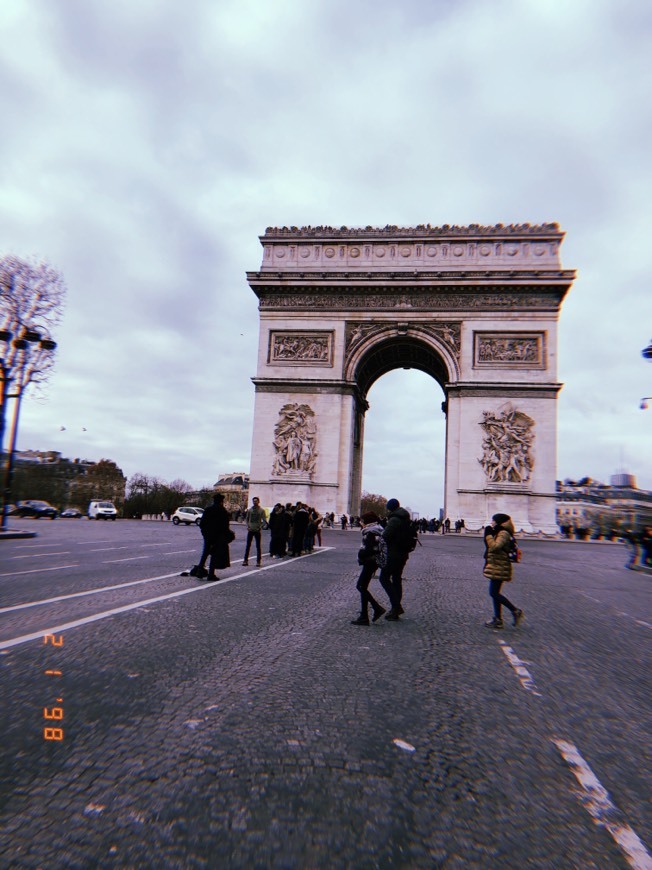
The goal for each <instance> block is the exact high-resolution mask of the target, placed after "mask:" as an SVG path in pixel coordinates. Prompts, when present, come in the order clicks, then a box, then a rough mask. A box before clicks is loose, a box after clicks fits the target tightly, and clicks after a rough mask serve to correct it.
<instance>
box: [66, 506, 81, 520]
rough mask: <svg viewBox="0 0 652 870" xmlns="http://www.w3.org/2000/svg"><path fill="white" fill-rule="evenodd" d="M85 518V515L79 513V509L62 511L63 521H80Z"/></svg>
mask: <svg viewBox="0 0 652 870" xmlns="http://www.w3.org/2000/svg"><path fill="white" fill-rule="evenodd" d="M83 516H84V514H83V513H82V512H81V511H78V510H77V508H66V509H65V511H61V518H62V519H78V518H79V517H83Z"/></svg>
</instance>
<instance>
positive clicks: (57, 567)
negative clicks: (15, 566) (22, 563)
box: [0, 562, 79, 577]
mask: <svg viewBox="0 0 652 870" xmlns="http://www.w3.org/2000/svg"><path fill="white" fill-rule="evenodd" d="M64 568H79V562H77V563H76V564H74V565H54V566H51V567H49V568H32V570H31V571H8V572H7V573H6V574H0V577H22V576H23V574H43V572H44V571H62V570H63V569H64Z"/></svg>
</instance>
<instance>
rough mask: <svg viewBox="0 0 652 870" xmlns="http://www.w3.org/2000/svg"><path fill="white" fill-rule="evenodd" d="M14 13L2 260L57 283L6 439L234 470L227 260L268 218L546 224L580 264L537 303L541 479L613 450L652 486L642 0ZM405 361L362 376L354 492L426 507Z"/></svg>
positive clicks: (177, 468)
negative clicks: (54, 273)
mask: <svg viewBox="0 0 652 870" xmlns="http://www.w3.org/2000/svg"><path fill="white" fill-rule="evenodd" d="M9 5H11V7H12V8H8V6H9ZM9 5H8V4H5V7H3V9H2V10H0V28H1V29H2V31H3V34H4V37H5V39H4V49H3V58H2V63H1V65H0V87H2V92H3V101H4V109H5V119H6V121H7V122H8V123H6V124H5V125H4V127H3V137H2V138H1V139H0V167H1V168H0V184H1V188H0V192H1V194H2V195H1V196H0V228H1V230H2V236H1V238H2V239H3V253H4V252H15V253H18V254H23V255H31V254H37V255H40V256H42V257H44V258H45V259H47V260H49V261H50V262H52V263H53V264H54V265H55V266H57V267H58V268H59V269H61V271H62V272H63V273H64V275H65V278H66V280H67V283H68V285H69V303H68V308H67V312H66V318H65V322H64V323H63V325H62V327H61V330H60V335H59V336H58V339H59V343H60V355H59V361H58V364H57V368H56V370H55V372H54V374H53V377H52V379H51V383H50V386H49V398H48V400H47V401H42V400H39V401H38V402H37V401H35V400H32V399H27V401H26V402H25V404H24V409H23V416H22V421H23V422H22V426H21V434H20V445H21V446H22V447H25V448H27V447H30V448H33V449H38V448H42V449H45V448H53V449H61V450H62V451H63V452H64V454H66V455H71V456H78V455H82V456H88V457H89V458H99V455H98V454H101V455H106V456H109V457H110V458H113V459H115V460H116V461H117V462H118V464H120V465H122V467H123V468H124V470H125V471H126V472H127V473H128V474H132V473H134V472H135V471H144V472H147V473H150V474H158V475H159V476H161V477H163V478H165V479H169V480H171V479H173V478H176V477H183V478H186V479H187V480H188V481H189V482H191V483H193V484H195V485H199V484H200V483H206V482H212V481H213V480H215V479H217V475H218V474H219V473H220V472H222V471H230V470H235V469H236V468H238V467H239V468H240V469H241V470H244V469H246V468H247V467H248V462H249V447H250V443H251V427H252V413H253V386H252V384H251V381H250V378H251V377H252V376H253V375H254V374H255V370H256V354H257V340H258V339H257V333H258V317H257V300H256V298H255V296H254V295H253V293H252V292H251V291H250V289H249V288H248V286H247V284H246V280H245V271H246V270H248V269H256V268H257V267H258V266H259V264H260V260H261V248H260V245H259V242H258V238H257V236H258V235H259V234H260V233H262V232H263V231H264V229H265V227H266V226H268V225H283V224H292V225H301V224H303V223H311V224H329V223H330V224H334V225H341V224H348V225H363V226H364V225H366V224H378V225H385V224H386V223H397V224H404V225H413V224H417V223H432V224H437V223H442V224H443V223H451V224H452V223H460V224H463V223H470V222H479V223H495V222H497V221H502V222H505V223H510V222H513V221H514V222H518V221H530V222H538V221H549V220H558V221H559V222H560V223H561V225H562V226H563V228H564V229H566V230H567V232H568V236H567V239H566V241H565V243H564V246H563V248H562V255H563V260H564V263H565V265H566V266H567V267H569V268H570V267H576V268H578V269H579V271H580V277H579V279H578V281H577V283H576V286H575V287H574V288H573V289H572V290H571V292H570V294H569V297H568V299H567V301H566V302H565V303H564V307H563V310H562V314H561V319H560V347H559V376H560V380H563V381H565V383H566V386H565V388H564V390H563V391H562V394H561V397H560V401H559V433H560V435H559V474H560V476H571V477H576V476H582V475H583V474H590V475H592V476H594V477H598V478H602V479H606V478H607V477H608V476H609V474H610V473H612V472H613V471H615V470H616V469H617V467H619V466H620V465H621V464H622V463H625V464H627V465H628V467H629V468H630V469H631V470H632V471H633V472H635V473H637V474H638V475H639V481H640V483H641V484H642V485H644V486H648V487H650V488H652V468H651V466H650V461H649V457H648V453H649V433H650V425H651V421H652V417H650V415H649V414H650V413H652V412H649V413H648V414H647V416H646V415H645V414H644V413H643V412H641V411H639V410H638V400H639V399H640V397H641V396H642V395H646V394H648V393H652V379H651V378H650V371H651V369H650V366H649V365H648V366H647V368H646V365H645V363H644V362H643V361H642V359H641V357H640V349H641V348H642V347H643V346H644V345H645V344H647V342H648V341H649V340H650V338H651V337H652V327H651V326H650V323H651V322H652V317H651V315H652V307H651V303H650V294H649V293H648V292H646V290H647V283H646V282H647V280H648V276H649V273H650V252H649V244H648V235H649V216H648V215H649V201H650V194H651V184H650V167H649V156H648V153H647V152H648V145H647V143H648V142H649V138H650V128H651V123H650V121H651V118H650V113H651V110H650V106H649V100H648V92H649V85H650V72H649V60H648V58H649V37H648V35H647V34H649V32H650V17H651V13H650V11H649V10H648V9H647V8H643V6H642V4H639V3H635V2H625V3H621V4H618V7H617V8H616V7H615V6H614V5H613V4H611V3H608V2H602V0H595V2H590V3H589V2H580V0H578V2H577V3H573V4H567V3H562V2H561V0H560V2H550V3H545V4H542V3H540V2H536V0H526V2H521V0H519V2H516V0H499V2H496V3H492V4H487V3H483V2H478V0H468V2H459V0H457V2H433V3H428V4H423V3H422V2H418V0H409V2H404V3H401V4H395V3H389V2H371V0H364V2H359V3H356V4H354V5H353V6H352V5H351V4H347V3H344V2H343V0H338V2H334V3H333V2H330V3H326V2H322V0H317V2H315V3H311V4H305V3H303V2H299V0H287V2H284V3H282V4H273V5H272V4H268V3H263V2H262V0H238V2H236V0H232V2H226V0H225V2H220V3H219V4H216V3H211V2H210V0H192V2H189V3H186V4H184V6H183V7H181V6H179V4H175V3H172V2H171V0H156V2H155V0H141V2H139V3H137V4H134V3H127V2H117V3H113V4H106V3H102V2H100V0H85V2H81V0H67V2H61V3H57V4H54V5H53V4H45V3H42V2H38V0H33V2H26V3H25V4H21V5H20V6H18V5H17V4H9ZM648 333H650V334H648ZM394 376H396V377H399V376H400V377H401V378H407V380H401V381H400V384H401V386H400V388H399V387H396V386H394V384H395V383H398V382H397V381H395V380H393V378H394ZM420 378H421V376H420V375H419V374H417V373H412V374H411V375H410V374H409V373H403V372H401V373H395V375H392V376H387V377H386V378H383V379H381V381H380V382H379V383H378V385H377V386H375V387H374V390H373V395H372V399H373V401H372V410H371V412H370V420H369V425H368V438H367V441H366V451H365V472H364V473H365V481H364V483H365V487H366V488H368V489H374V490H376V491H382V492H385V489H386V487H385V486H384V482H385V481H386V482H387V489H389V488H390V487H391V488H392V489H393V490H394V494H395V495H398V497H399V498H401V501H403V502H405V503H410V505H411V506H412V507H413V508H414V509H415V510H419V511H420V512H421V513H431V512H433V511H434V510H435V509H436V508H438V507H439V505H440V502H441V488H442V476H443V455H440V454H441V451H442V449H443V448H442V447H441V445H442V444H443V440H442V439H443V434H442V432H443V429H442V428H441V420H440V417H441V414H440V411H439V408H438V406H439V403H440V401H441V399H440V398H439V395H440V392H441V391H440V389H439V387H437V386H436V385H434V384H433V385H431V386H428V387H424V386H423V381H422V380H420ZM399 394H400V395H401V397H402V400H403V397H406V400H407V402H408V404H407V405H405V406H402V407H401V411H400V413H401V415H403V416H405V417H406V419H407V417H408V416H409V415H410V414H411V413H412V409H413V408H416V409H417V413H416V416H414V417H410V425H409V430H408V431H409V432H410V433H411V434H410V440H409V444H408V445H407V446H406V445H405V444H404V443H399V444H397V443H396V438H395V436H394V437H392V432H391V431H387V430H386V427H384V425H383V418H384V415H387V414H391V408H392V407H393V403H395V402H396V401H397V396H398V395H399ZM433 397H434V398H433ZM421 407H424V408H425V409H426V410H424V411H423V413H422V414H421V415H419V410H418V409H420V408H421ZM66 423H69V424H70V425H66V430H65V432H61V431H60V425H62V424H63V425H65V424H66ZM82 427H85V428H86V429H87V432H86V433H82V432H81V428H82ZM384 429H385V431H384ZM433 444H434V448H433ZM437 445H440V446H437ZM407 454H409V455H410V456H414V455H416V456H419V457H423V458H424V461H423V467H422V468H421V467H420V468H419V469H418V472H416V473H413V472H412V471H411V470H410V469H409V468H407V469H406V467H405V465H404V463H405V457H406V455H407ZM621 456H622V458H621ZM393 469H400V473H399V474H396V476H395V477H393V474H395V472H394V471H393ZM400 486H405V487H406V490H407V491H406V492H405V493H404V494H403V495H401V493H400V492H399V489H400ZM433 492H434V493H435V494H434V495H433ZM385 494H386V493H385Z"/></svg>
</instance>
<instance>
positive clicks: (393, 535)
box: [383, 507, 412, 558]
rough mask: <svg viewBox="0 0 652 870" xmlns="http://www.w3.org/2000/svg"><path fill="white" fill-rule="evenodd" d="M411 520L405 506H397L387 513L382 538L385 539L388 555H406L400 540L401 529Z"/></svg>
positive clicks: (401, 535)
mask: <svg viewBox="0 0 652 870" xmlns="http://www.w3.org/2000/svg"><path fill="white" fill-rule="evenodd" d="M411 522H412V518H411V517H410V514H409V513H408V512H407V511H406V510H405V508H402V507H398V508H396V510H395V511H392V512H391V513H390V514H388V517H387V525H386V526H385V531H384V532H383V538H385V540H386V541H387V552H388V555H389V556H390V557H397V556H400V557H401V558H404V557H405V556H406V555H407V553H406V552H405V550H404V549H403V548H402V547H401V545H400V542H401V540H402V538H403V529H404V528H406V527H407V526H409V525H410V523H411Z"/></svg>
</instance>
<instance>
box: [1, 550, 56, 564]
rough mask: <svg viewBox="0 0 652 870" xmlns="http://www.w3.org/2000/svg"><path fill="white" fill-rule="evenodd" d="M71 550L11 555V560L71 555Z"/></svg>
mask: <svg viewBox="0 0 652 870" xmlns="http://www.w3.org/2000/svg"><path fill="white" fill-rule="evenodd" d="M70 553H71V550H55V551H53V552H52V553H28V554H27V555H26V556H10V557H9V559H10V561H11V560H18V559H34V558H35V557H36V558H37V559H38V558H39V557H40V556H69V555H70Z"/></svg>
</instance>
